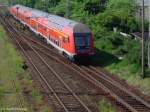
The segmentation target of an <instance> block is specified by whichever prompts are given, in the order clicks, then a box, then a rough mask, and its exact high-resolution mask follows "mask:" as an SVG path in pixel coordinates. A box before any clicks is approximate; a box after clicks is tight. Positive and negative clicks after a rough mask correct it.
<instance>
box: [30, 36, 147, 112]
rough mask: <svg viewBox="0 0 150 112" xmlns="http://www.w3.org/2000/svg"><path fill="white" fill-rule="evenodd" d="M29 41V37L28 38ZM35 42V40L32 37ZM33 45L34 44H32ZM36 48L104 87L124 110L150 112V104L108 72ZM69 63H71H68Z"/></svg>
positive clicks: (111, 98) (100, 87) (99, 87)
mask: <svg viewBox="0 0 150 112" xmlns="http://www.w3.org/2000/svg"><path fill="white" fill-rule="evenodd" d="M28 41H29V39H28ZM30 41H32V42H33V43H35V44H39V45H40V43H37V42H36V41H35V40H32V39H30ZM32 46H33V45H32ZM41 46H42V47H43V48H44V49H46V50H48V51H51V52H53V50H52V49H50V48H48V47H46V46H44V45H41ZM33 47H34V48H36V50H38V51H40V52H41V53H42V54H45V55H46V56H48V57H50V58H52V59H54V60H55V61H57V62H59V63H61V64H63V65H64V66H66V67H67V68H69V69H71V70H73V71H75V72H76V73H77V74H78V75H80V76H81V77H82V78H84V79H86V80H87V81H89V82H90V83H91V84H93V85H95V86H96V87H97V88H98V89H103V90H104V91H105V92H106V93H108V94H109V99H110V100H111V101H112V102H114V103H115V104H116V105H117V106H119V107H120V108H122V109H123V110H124V111H133V112H150V104H149V103H147V102H146V101H144V100H142V99H141V98H140V97H139V96H137V95H135V94H133V93H132V92H130V91H129V90H127V89H126V88H125V87H123V86H122V85H121V84H119V83H118V82H117V81H115V80H113V79H112V78H111V77H109V76H108V75H107V74H105V73H103V72H101V71H99V70H97V69H95V67H92V66H78V65H76V64H74V63H70V62H68V61H64V59H63V58H62V57H61V56H58V57H56V56H55V55H56V54H57V53H55V52H54V54H55V55H54V56H53V55H51V54H50V53H46V52H44V51H43V49H42V50H41V49H39V48H38V47H36V46H35V45H34V46H33ZM68 63H69V65H68Z"/></svg>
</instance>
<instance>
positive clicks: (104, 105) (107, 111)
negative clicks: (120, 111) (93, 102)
mask: <svg viewBox="0 0 150 112" xmlns="http://www.w3.org/2000/svg"><path fill="white" fill-rule="evenodd" d="M98 107H99V110H100V112H117V111H116V110H115V108H114V107H113V106H112V105H111V104H110V103H109V102H108V101H107V100H106V99H102V100H101V101H100V102H99V103H98Z"/></svg>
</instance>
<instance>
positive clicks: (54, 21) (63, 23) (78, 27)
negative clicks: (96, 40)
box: [14, 5, 91, 33]
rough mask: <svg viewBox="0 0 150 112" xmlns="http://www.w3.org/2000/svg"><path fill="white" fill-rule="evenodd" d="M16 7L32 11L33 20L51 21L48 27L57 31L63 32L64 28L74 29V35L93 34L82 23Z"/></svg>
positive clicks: (28, 9)
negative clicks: (43, 18) (38, 18)
mask: <svg viewBox="0 0 150 112" xmlns="http://www.w3.org/2000/svg"><path fill="white" fill-rule="evenodd" d="M14 7H20V8H22V9H23V10H27V11H31V12H32V16H31V17H32V18H37V17H45V18H46V19H48V21H49V23H48V25H49V26H52V27H54V28H56V29H59V30H63V28H64V27H70V28H72V30H73V32H74V33H91V31H90V29H89V28H88V27H87V26H86V25H84V24H82V23H79V22H76V21H73V20H70V19H66V18H63V17H60V16H57V15H52V14H49V13H46V12H43V11H40V10H37V9H32V8H29V7H25V6H22V5H15V6H14Z"/></svg>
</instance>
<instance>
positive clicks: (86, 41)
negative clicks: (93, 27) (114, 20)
mask: <svg viewBox="0 0 150 112" xmlns="http://www.w3.org/2000/svg"><path fill="white" fill-rule="evenodd" d="M75 45H76V47H89V46H90V36H76V37H75Z"/></svg>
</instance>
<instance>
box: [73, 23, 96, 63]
mask: <svg viewBox="0 0 150 112" xmlns="http://www.w3.org/2000/svg"><path fill="white" fill-rule="evenodd" d="M73 35H74V45H75V54H76V55H75V56H74V58H75V60H78V59H89V58H90V57H91V56H93V55H94V42H93V34H92V32H91V30H90V29H89V28H88V27H87V26H85V25H84V24H81V23H80V24H78V25H76V26H75V27H74V34H73Z"/></svg>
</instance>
